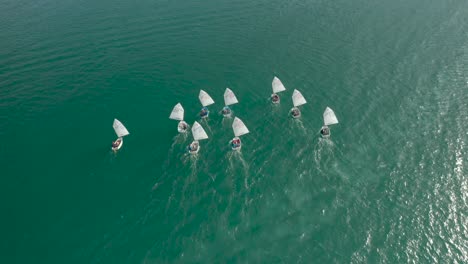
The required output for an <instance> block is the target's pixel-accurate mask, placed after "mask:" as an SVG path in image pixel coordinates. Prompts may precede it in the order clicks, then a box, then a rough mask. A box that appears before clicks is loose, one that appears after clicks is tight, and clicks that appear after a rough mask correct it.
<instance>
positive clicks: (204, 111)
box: [200, 107, 208, 117]
mask: <svg viewBox="0 0 468 264" xmlns="http://www.w3.org/2000/svg"><path fill="white" fill-rule="evenodd" d="M207 114H208V108H206V107H203V108H202V110H201V111H200V116H201V117H204V116H206V115H207Z"/></svg>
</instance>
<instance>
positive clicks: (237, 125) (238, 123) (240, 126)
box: [232, 117, 250, 137]
mask: <svg viewBox="0 0 468 264" xmlns="http://www.w3.org/2000/svg"><path fill="white" fill-rule="evenodd" d="M232 130H234V135H235V136H236V137H240V136H242V135H245V134H248V133H249V132H250V131H249V129H248V128H247V127H246V126H245V124H244V122H242V120H240V118H238V117H235V118H234V122H233V123H232Z"/></svg>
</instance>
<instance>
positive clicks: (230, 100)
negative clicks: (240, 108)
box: [224, 88, 239, 106]
mask: <svg viewBox="0 0 468 264" xmlns="http://www.w3.org/2000/svg"><path fill="white" fill-rule="evenodd" d="M238 102H239V101H237V97H236V95H235V94H234V92H233V91H232V90H231V89H229V88H226V91H225V92H224V105H226V106H228V105H232V104H237V103H238Z"/></svg>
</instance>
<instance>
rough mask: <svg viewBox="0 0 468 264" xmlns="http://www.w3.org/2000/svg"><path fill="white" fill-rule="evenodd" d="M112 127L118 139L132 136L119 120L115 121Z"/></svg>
mask: <svg viewBox="0 0 468 264" xmlns="http://www.w3.org/2000/svg"><path fill="white" fill-rule="evenodd" d="M112 127H114V131H115V133H116V134H117V136H118V137H124V136H126V135H128V134H130V133H129V132H128V130H127V129H126V128H125V126H124V125H123V124H122V122H120V121H119V120H117V119H114V124H113V125H112Z"/></svg>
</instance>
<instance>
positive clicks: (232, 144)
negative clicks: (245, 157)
mask: <svg viewBox="0 0 468 264" xmlns="http://www.w3.org/2000/svg"><path fill="white" fill-rule="evenodd" d="M236 141H237V144H236V143H234V142H236ZM229 143H231V148H232V150H240V149H241V148H242V141H241V140H240V138H238V137H235V138H233V139H232V140H231V141H230V142H229Z"/></svg>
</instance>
